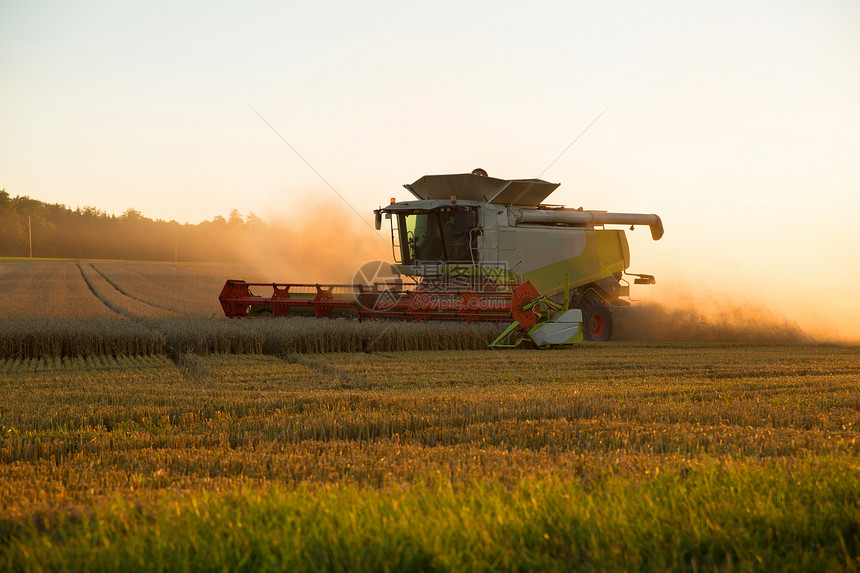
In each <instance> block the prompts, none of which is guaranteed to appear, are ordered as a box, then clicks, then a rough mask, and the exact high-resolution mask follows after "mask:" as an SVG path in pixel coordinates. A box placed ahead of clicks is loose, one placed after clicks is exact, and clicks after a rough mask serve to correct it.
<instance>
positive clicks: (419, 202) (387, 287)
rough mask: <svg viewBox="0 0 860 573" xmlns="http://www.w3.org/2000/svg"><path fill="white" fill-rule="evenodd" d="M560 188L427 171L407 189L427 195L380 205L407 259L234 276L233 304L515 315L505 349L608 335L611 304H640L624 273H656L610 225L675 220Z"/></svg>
mask: <svg viewBox="0 0 860 573" xmlns="http://www.w3.org/2000/svg"><path fill="white" fill-rule="evenodd" d="M558 186H559V184H558V183H548V182H546V181H542V180H540V179H514V180H506V179H496V178H494V177H489V176H487V173H486V171H484V170H483V169H475V170H474V171H472V172H471V173H463V174H455V175H426V176H424V177H422V178H421V179H419V180H418V181H416V182H415V183H412V184H411V185H405V186H404V187H406V189H408V190H409V191H410V192H411V193H412V195H414V196H415V198H416V200H415V201H401V202H396V201H395V200H394V198H392V199H391V204H390V205H388V206H387V207H385V208H380V209H377V210H376V211H374V213H375V215H376V228H377V230H379V229H381V228H382V221H383V219H387V220H389V221H390V222H391V240H392V248H393V251H394V259H395V261H396V264H393V265H391V264H388V263H381V262H380V263H377V266H376V267H371V268H367V265H366V266H365V267H363V268H362V269H360V271H359V273H357V274H356V279H355V281H354V282H355V283H356V284H340V285H321V284H289V283H274V284H272V283H247V282H245V281H240V280H228V281H227V283H226V284H225V285H224V288H223V289H222V291H221V295H220V297H219V298H220V301H221V306H222V308H223V309H224V314H225V315H226V316H228V317H245V316H295V315H306V316H307V315H309V316H315V317H318V318H336V317H349V318H354V319H358V320H367V319H400V320H414V321H418V322H422V321H428V320H434V321H460V322H467V323H471V322H497V323H510V324H509V326H508V328H507V329H506V330H505V331H504V332H503V333H502V334H501V335H500V336H499V337H498V338H497V339H496V340H495V341H494V342H493V343H492V344H491V346H493V347H497V348H502V347H514V346H518V345H519V344H520V343H522V342H523V341H529V342H531V343H533V344H535V345H537V346H539V347H541V346H555V345H562V344H571V343H575V342H580V341H581V340H582V339H583V335H584V337H585V339H587V340H608V339H609V337H610V336H611V334H612V314H611V311H610V309H613V310H618V309H622V308H624V307H629V306H630V300H629V298H630V285H629V283H628V281H627V280H626V279H625V278H624V276H625V275H627V276H632V277H634V283H635V284H654V282H655V281H654V277H653V276H651V275H644V274H631V273H626V272H625V271H626V270H627V268H628V266H629V265H630V249H629V246H628V243H627V237H626V235H625V232H624V230H622V229H607V228H605V226H606V225H625V226H626V225H630V228H631V230H632V229H633V226H634V225H647V226H648V227H650V228H651V237H652V238H653V239H654V240H655V241H656V240H658V239H659V238H660V237H662V236H663V223H662V222H661V221H660V217H658V216H657V215H646V214H635V213H607V212H606V211H584V210H582V208H579V209H566V208H564V207H563V206H559V205H546V204H543V203H542V202H543V200H544V199H546V198H547V196H549V194H550V193H552V192H553V191H554V190H555V189H556V188H557V187H558ZM380 271H381V272H380ZM252 289H253V290H254V291H256V292H258V293H259V292H261V291H264V290H265V291H267V294H268V291H270V294H268V296H260V295H259V294H254V293H253V292H252ZM583 324H584V328H583ZM583 331H584V332H583Z"/></svg>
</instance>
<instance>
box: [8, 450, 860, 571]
mask: <svg viewBox="0 0 860 573" xmlns="http://www.w3.org/2000/svg"><path fill="white" fill-rule="evenodd" d="M822 474H825V475H826V476H827V478H826V479H822ZM858 490H860V472H858V471H857V467H856V466H851V465H850V464H848V463H845V462H844V461H841V462H840V461H836V460H817V461H815V462H810V461H808V460H807V461H801V462H797V463H792V464H789V465H787V466H785V465H776V464H762V465H760V464H749V463H733V462H729V463H716V462H708V463H704V464H701V465H698V466H696V467H694V468H692V469H688V470H687V471H685V472H671V473H669V474H668V475H666V474H663V475H659V476H655V477H653V478H651V479H631V478H620V477H607V478H606V479H603V480H600V481H598V482H597V483H594V484H592V485H588V486H586V485H583V484H581V483H577V482H576V481H575V480H569V479H568V480H565V479H537V480H535V479H526V480H523V481H522V482H520V483H518V484H516V485H515V486H513V487H504V486H501V485H498V484H496V485H494V484H491V483H487V482H477V483H474V484H466V485H465V486H457V487H454V486H452V485H451V484H449V483H446V482H445V481H444V480H440V479H437V480H436V481H433V480H428V483H425V484H421V485H412V486H409V487H387V488H384V489H381V490H366V489H362V488H359V487H356V486H352V485H347V486H338V487H327V488H315V489H311V488H307V487H298V488H285V487H282V486H271V487H254V488H244V489H239V490H234V491H229V492H226V493H213V492H204V493H200V494H196V495H193V496H190V498H189V497H184V498H181V497H176V496H165V497H164V498H162V499H160V500H159V502H158V503H157V504H155V505H151V506H140V505H137V506H135V505H130V504H128V503H126V502H123V501H116V502H114V503H112V504H111V505H110V506H108V507H106V508H104V509H101V510H99V511H96V512H93V513H91V514H86V515H74V516H71V517H68V516H67V517H62V518H60V519H59V520H58V521H57V522H56V523H55V524H51V525H50V526H47V524H42V525H41V527H39V526H35V525H34V526H31V527H30V528H29V531H27V532H26V533H25V534H24V535H23V536H22V537H17V538H16V542H15V544H13V545H12V546H11V547H10V548H9V549H7V553H6V556H7V559H8V561H7V565H9V566H11V567H12V568H15V569H22V570H27V569H33V570H36V569H37V568H45V569H64V568H66V567H68V566H69V565H70V564H74V568H76V569H80V570H113V571H120V570H122V571H128V570H138V569H142V570H159V571H224V570H229V571H283V570H289V571H322V570H347V571H366V570H372V571H386V570H390V571H429V570H473V571H494V570H532V571H550V570H570V569H597V570H605V569H616V570H640V569H647V570H660V571H686V570H691V569H692V570H695V569H697V568H704V569H726V570H738V571H756V570H759V571H774V570H796V571H813V570H817V571H836V570H841V569H846V570H851V569H852V568H856V567H857V565H858V559H857V555H858V551H860V527H858V523H860V501H858V497H857V495H856V493H857V491H858ZM10 549H11V550H10Z"/></svg>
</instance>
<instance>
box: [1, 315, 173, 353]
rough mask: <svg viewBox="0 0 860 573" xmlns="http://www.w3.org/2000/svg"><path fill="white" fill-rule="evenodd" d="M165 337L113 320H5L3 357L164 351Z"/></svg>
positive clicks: (134, 324)
mask: <svg viewBox="0 0 860 573" xmlns="http://www.w3.org/2000/svg"><path fill="white" fill-rule="evenodd" d="M163 352H164V337H163V336H162V335H161V334H160V333H158V332H155V331H153V330H151V329H149V328H147V327H146V326H144V325H141V324H138V323H135V322H132V321H129V320H123V319H120V318H113V319H104V318H103V319H74V318H67V319H55V320H52V319H18V320H4V321H3V328H2V329H0V358H4V359H7V358H11V359H17V360H27V359H39V358H46V357H78V356H97V355H109V356H122V355H138V354H144V355H145V354H161V353H163Z"/></svg>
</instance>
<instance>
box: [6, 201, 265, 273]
mask: <svg viewBox="0 0 860 573" xmlns="http://www.w3.org/2000/svg"><path fill="white" fill-rule="evenodd" d="M267 229H268V224H267V223H266V222H264V221H262V220H261V219H259V218H258V217H257V216H255V215H254V214H253V213H251V214H249V215H247V216H243V215H242V214H240V213H239V211H238V210H236V209H234V210H233V211H232V212H231V213H230V215H229V217H227V218H224V217H221V216H217V217H215V218H214V219H212V220H211V221H203V222H202V223H198V224H190V223H178V222H176V221H164V220H161V219H150V218H148V217H145V216H143V215H142V214H141V213H140V212H139V211H137V210H136V209H127V210H126V211H125V212H124V213H123V214H122V215H119V216H117V215H109V214H107V213H106V212H104V211H101V210H99V209H96V208H95V207H83V208H77V209H70V208H69V207H67V206H65V205H60V204H49V203H43V202H41V201H39V200H37V199H31V198H30V197H26V196H23V197H20V196H17V197H10V196H9V193H8V192H6V190H5V189H4V190H0V256H2V257H27V256H29V255H30V237H31V236H32V247H33V256H34V257H57V258H73V259H122V260H142V261H173V260H180V261H213V262H234V261H236V260H238V259H239V255H240V253H239V252H238V251H237V249H236V248H235V247H236V245H237V244H241V243H242V242H243V238H244V237H246V236H247V235H248V233H249V232H253V234H254V235H257V234H265V231H266V230H267Z"/></svg>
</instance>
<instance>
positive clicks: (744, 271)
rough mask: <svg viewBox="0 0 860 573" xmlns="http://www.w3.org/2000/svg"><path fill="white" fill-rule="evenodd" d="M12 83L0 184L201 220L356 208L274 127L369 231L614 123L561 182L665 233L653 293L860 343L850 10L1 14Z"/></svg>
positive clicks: (720, 7)
mask: <svg viewBox="0 0 860 573" xmlns="http://www.w3.org/2000/svg"><path fill="white" fill-rule="evenodd" d="M0 78H2V89H0V188H5V189H6V190H7V191H8V192H9V193H10V194H11V195H13V196H14V195H29V196H31V197H34V198H37V199H40V200H43V201H47V202H58V203H65V204H67V205H69V206H71V207H77V206H95V207H98V208H100V209H103V210H106V211H107V212H109V213H116V214H120V213H122V212H123V211H124V210H126V209H127V208H130V207H134V208H136V209H138V210H140V211H141V212H143V214H144V215H146V216H149V217H153V218H162V219H168V220H169V219H176V220H179V221H190V222H199V221H201V220H204V219H211V218H212V217H214V216H216V215H227V214H228V213H229V212H230V210H231V209H234V208H238V209H239V210H240V211H242V212H243V213H248V212H250V211H253V212H255V213H257V214H258V215H260V216H263V217H264V218H279V219H284V218H286V219H288V220H289V219H290V218H297V217H301V216H302V213H303V209H305V208H309V207H311V206H314V205H319V204H323V205H325V204H340V199H339V198H338V197H337V195H336V194H335V193H334V192H333V191H332V190H331V189H329V187H328V186H327V185H326V184H325V183H324V182H323V181H322V180H321V179H320V178H319V177H318V176H317V174H315V173H314V171H313V170H312V169H311V168H309V167H308V165H307V164H306V163H305V162H304V161H303V160H302V159H301V158H299V157H298V156H297V155H296V154H295V153H294V152H293V151H292V150H291V149H290V147H289V146H287V145H286V144H285V143H284V142H283V141H281V139H279V137H278V135H276V134H275V133H274V132H273V131H272V130H271V129H270V128H269V126H267V125H266V123H264V121H263V120H261V118H260V117H259V116H258V115H257V114H258V113H259V115H261V116H262V117H264V118H265V119H266V121H268V122H269V123H270V124H271V125H272V126H274V127H275V128H276V129H277V130H278V132H279V133H280V134H281V135H282V136H283V137H284V138H285V139H286V140H287V141H288V142H289V144H290V145H292V146H293V147H294V148H295V149H296V150H297V151H298V152H299V153H300V154H301V156H302V157H304V159H305V160H307V162H308V163H310V165H312V166H313V168H314V169H316V170H317V171H318V172H319V173H320V174H321V175H322V176H323V177H324V178H325V179H326V180H327V181H328V182H329V183H330V184H331V185H332V186H333V187H334V188H335V189H336V190H337V192H338V193H339V194H341V195H342V196H344V197H345V198H347V200H348V202H349V204H350V206H351V207H352V208H354V209H355V210H357V211H358V212H360V213H363V214H366V219H367V220H370V219H371V218H372V213H371V210H372V209H373V208H374V207H376V206H378V205H380V204H384V203H387V201H388V198H389V197H391V196H395V197H397V198H398V199H406V198H407V197H408V195H409V194H408V192H407V191H406V190H404V189H403V188H402V187H401V185H402V184H403V183H410V182H412V181H414V180H416V179H418V178H419V177H420V176H422V175H424V174H430V173H457V172H467V171H470V170H471V169H473V168H475V167H482V168H484V169H486V170H487V171H488V172H489V173H490V175H493V176H497V177H501V178H526V177H536V176H538V175H539V174H541V173H542V172H543V171H544V169H545V168H546V167H547V166H548V165H549V164H550V163H551V162H552V161H553V159H555V158H556V157H557V156H558V154H559V153H561V151H562V150H563V149H565V147H566V146H567V145H568V144H570V142H571V141H572V140H573V139H574V138H575V137H576V136H577V134H579V133H580V132H581V131H582V130H583V129H584V128H585V127H586V126H587V125H588V124H589V123H590V122H592V121H593V120H594V119H595V117H597V116H598V114H600V113H601V112H603V111H604V110H606V113H605V114H604V115H603V116H602V117H601V118H600V120H599V121H597V122H596V123H595V124H594V125H593V126H592V127H591V128H590V129H589V130H588V132H587V133H586V134H585V135H584V136H583V137H582V139H580V140H579V141H578V142H577V143H576V144H575V145H574V146H573V147H572V148H571V149H570V150H569V151H568V152H567V153H565V154H564V155H563V156H562V157H561V158H560V159H559V160H558V161H557V162H556V163H555V164H554V165H553V166H552V167H551V168H550V169H549V170H547V171H546V172H545V173H543V175H542V178H544V179H546V180H549V181H553V182H561V184H562V185H561V187H560V188H559V189H558V191H556V192H555V193H554V194H553V195H552V196H551V197H550V200H551V201H552V202H553V203H563V204H566V205H569V206H573V207H579V206H583V207H585V208H586V209H605V210H611V211H626V212H646V213H657V214H659V215H660V216H661V217H662V218H663V221H664V225H665V228H666V235H665V237H664V239H663V240H661V241H659V242H656V243H655V242H653V241H651V239H650V236H649V235H648V232H647V229H644V228H643V229H641V230H637V231H634V232H633V233H629V234H628V235H629V239H630V243H631V251H632V257H633V265H632V267H631V269H630V270H631V271H633V272H650V273H653V274H655V275H657V278H658V285H657V286H656V287H654V289H655V290H654V291H652V292H653V293H656V294H657V295H659V296H662V297H668V296H671V295H672V294H674V293H684V292H686V293H696V294H699V293H701V294H702V295H706V296H708V297H709V298H713V299H719V300H730V301H732V302H745V301H749V302H751V303H753V304H760V303H765V304H767V305H769V307H771V308H774V309H775V310H777V311H778V312H780V313H782V314H783V315H785V316H788V317H790V318H792V319H796V320H798V322H801V323H802V324H804V325H807V326H813V327H815V328H819V329H825V330H835V331H838V332H839V333H840V334H842V335H846V336H849V337H855V338H860V288H858V283H860V255H858V253H859V252H860V229H858V219H860V2H857V1H856V0H844V1H838V0H819V1H816V2H809V1H803V2H799V1H787V2H786V1H782V2H777V1H768V2H765V1H755V0H752V1H743V2H732V1H720V2H682V1H676V2H647V3H646V2H633V1H629V2H601V3H594V2H588V3H586V2H530V3H500V2H471V3H463V2H432V3H404V2H362V3H358V2H356V3H353V2H350V3H346V2H343V3H336V2H320V3H285V2H271V3H261V2H256V3H242V4H239V3H225V2H211V1H210V2H197V3H193V2H176V1H171V2H159V1H155V2H140V3H126V2H88V1H83V2H42V1H38V0H35V1H33V0H28V1H26V2H25V1H18V0H6V1H4V2H3V3H2V4H0ZM340 213H341V214H342V215H343V217H344V218H349V217H352V218H353V219H354V221H353V223H357V224H358V225H361V222H360V221H358V217H357V216H355V215H354V214H352V212H351V211H349V210H348V208H347V210H346V211H343V210H341V211H340ZM370 232H371V231H370V230H368V233H370ZM344 248H348V245H345V246H344ZM283 279H284V280H288V279H289V277H283Z"/></svg>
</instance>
